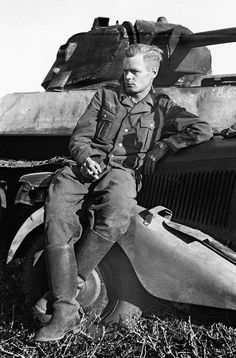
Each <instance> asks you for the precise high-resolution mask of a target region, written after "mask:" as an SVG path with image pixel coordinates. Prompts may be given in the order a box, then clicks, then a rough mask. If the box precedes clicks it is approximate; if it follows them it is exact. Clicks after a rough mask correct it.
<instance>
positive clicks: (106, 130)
mask: <svg viewBox="0 0 236 358" xmlns="http://www.w3.org/2000/svg"><path fill="white" fill-rule="evenodd" d="M114 119H115V114H114V113H111V112H110V111H108V110H106V109H105V108H103V109H102V111H101V113H100V115H99V118H98V120H97V128H96V133H95V137H96V138H97V139H100V140H102V141H109V140H110V139H111V137H112V134H111V128H112V124H113V121H114Z"/></svg>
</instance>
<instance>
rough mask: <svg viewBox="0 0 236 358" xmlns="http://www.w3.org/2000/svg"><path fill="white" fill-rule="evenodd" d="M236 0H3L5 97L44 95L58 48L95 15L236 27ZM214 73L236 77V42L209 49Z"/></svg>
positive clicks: (0, 88)
mask: <svg viewBox="0 0 236 358" xmlns="http://www.w3.org/2000/svg"><path fill="white" fill-rule="evenodd" d="M235 10H236V1H235V0H224V1H222V0H162V1H161V0H160V1H158V0H143V1H141V0H0V43H1V56H0V97H2V96H4V95H5V94H8V93H13V92H35V91H36V92H37V91H44V89H43V88H42V87H41V83H42V81H43V79H44V77H45V76H46V74H47V73H48V71H49V69H50V68H51V66H52V64H53V63H54V61H55V59H56V54H57V50H58V48H59V47H60V46H61V45H62V44H64V43H65V42H66V41H67V40H68V38H69V37H71V36H72V35H73V34H76V33H79V32H84V31H89V30H90V29H91V27H92V24H93V20H94V18H95V17H98V16H104V17H109V18H110V25H114V24H115V22H116V20H118V21H119V23H120V24H122V22H123V21H130V22H131V23H133V24H134V22H135V21H136V20H138V19H139V20H140V19H142V20H151V21H156V20H157V18H158V17H159V16H165V17H166V18H167V20H168V22H170V23H175V24H181V25H183V26H185V27H188V28H189V29H190V30H191V31H193V32H201V31H207V30H216V29H222V28H231V27H236V19H235V13H236V11H235ZM209 48H210V50H211V51H212V56H213V64H212V67H213V73H215V74H222V73H236V43H230V44H224V45H216V46H210V47H209Z"/></svg>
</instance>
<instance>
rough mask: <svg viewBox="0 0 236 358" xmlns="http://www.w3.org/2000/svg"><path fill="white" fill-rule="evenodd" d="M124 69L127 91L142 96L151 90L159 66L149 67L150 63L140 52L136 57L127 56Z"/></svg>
mask: <svg viewBox="0 0 236 358" xmlns="http://www.w3.org/2000/svg"><path fill="white" fill-rule="evenodd" d="M123 71H124V83H125V89H126V92H127V93H129V94H131V95H132V94H133V95H138V96H142V94H145V95H146V93H148V92H149V90H150V88H151V86H152V82H153V80H154V78H155V77H156V75H157V73H158V68H157V67H154V68H149V66H148V63H147V62H145V61H144V60H143V55H142V54H138V55H136V56H134V57H125V60H124V66H123Z"/></svg>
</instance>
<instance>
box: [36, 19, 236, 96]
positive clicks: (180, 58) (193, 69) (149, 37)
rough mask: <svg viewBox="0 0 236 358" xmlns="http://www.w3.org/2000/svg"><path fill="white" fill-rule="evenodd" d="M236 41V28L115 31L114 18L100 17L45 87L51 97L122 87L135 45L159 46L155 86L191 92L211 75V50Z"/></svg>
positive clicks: (160, 25) (163, 25)
mask: <svg viewBox="0 0 236 358" xmlns="http://www.w3.org/2000/svg"><path fill="white" fill-rule="evenodd" d="M234 41H236V28H230V29H222V30H216V31H207V32H201V33H195V34H193V33H192V32H191V31H190V30H189V29H188V28H186V27H184V26H181V25H176V24H170V23H168V21H167V20H166V18H165V17H159V18H158V19H157V21H156V22H155V21H144V20H137V21H136V22H135V24H134V25H132V24H131V23H130V22H128V21H125V22H123V23H122V25H120V24H119V23H118V22H117V23H116V24H115V25H113V26H110V25H109V18H104V17H99V18H96V19H95V20H94V23H93V26H92V29H91V30H90V31H89V32H84V33H78V34H76V35H74V36H72V37H71V38H69V40H68V41H67V43H66V44H65V45H62V46H61V47H60V48H59V51H58V54H57V58H56V61H55V63H54V64H53V66H52V68H51V69H50V71H49V72H48V74H47V76H46V77H45V79H44V81H43V83H42V86H43V87H44V88H45V89H46V90H50V91H51V90H63V89H72V88H81V87H86V86H94V85H96V84H98V83H106V82H116V81H119V78H120V77H121V75H122V63H123V58H124V49H125V48H126V47H127V46H128V45H129V44H132V43H146V44H152V45H157V46H159V47H160V48H161V49H162V50H163V53H164V55H163V61H162V64H161V67H160V71H159V74H158V76H157V78H156V80H155V82H154V85H155V86H156V87H166V86H171V85H179V86H183V87H188V86H191V84H193V83H194V84H196V80H197V79H201V78H202V76H203V75H207V74H211V53H210V50H209V49H208V48H207V47H205V46H207V45H213V44H219V43H226V42H234Z"/></svg>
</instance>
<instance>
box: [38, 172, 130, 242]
mask: <svg viewBox="0 0 236 358" xmlns="http://www.w3.org/2000/svg"><path fill="white" fill-rule="evenodd" d="M136 195H137V191H136V180H135V177H134V175H133V174H132V172H131V171H128V170H123V169H121V168H110V169H109V170H107V171H106V172H105V173H102V175H101V177H100V178H99V179H98V180H96V181H93V182H89V181H86V179H84V178H83V177H82V176H81V174H80V171H79V168H78V167H77V166H73V167H70V166H65V167H64V168H62V169H60V170H59V171H58V172H57V173H56V174H55V176H54V177H53V179H52V182H51V184H50V186H49V190H48V196H47V199H46V202H45V218H44V219H45V220H44V222H45V237H46V244H47V245H50V244H59V245H61V244H62V245H63V244H65V243H71V244H75V243H76V242H77V241H78V240H79V238H80V237H81V235H82V231H83V221H84V220H85V222H87V223H88V224H89V225H90V227H92V229H93V230H94V231H96V233H97V234H98V235H100V236H102V237H103V238H104V239H106V240H109V241H113V242H115V241H117V240H118V239H119V238H120V237H121V236H122V235H123V234H124V233H125V232H126V230H127V228H128V226H129V223H130V220H131V217H132V215H133V213H134V208H135V205H136Z"/></svg>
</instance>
